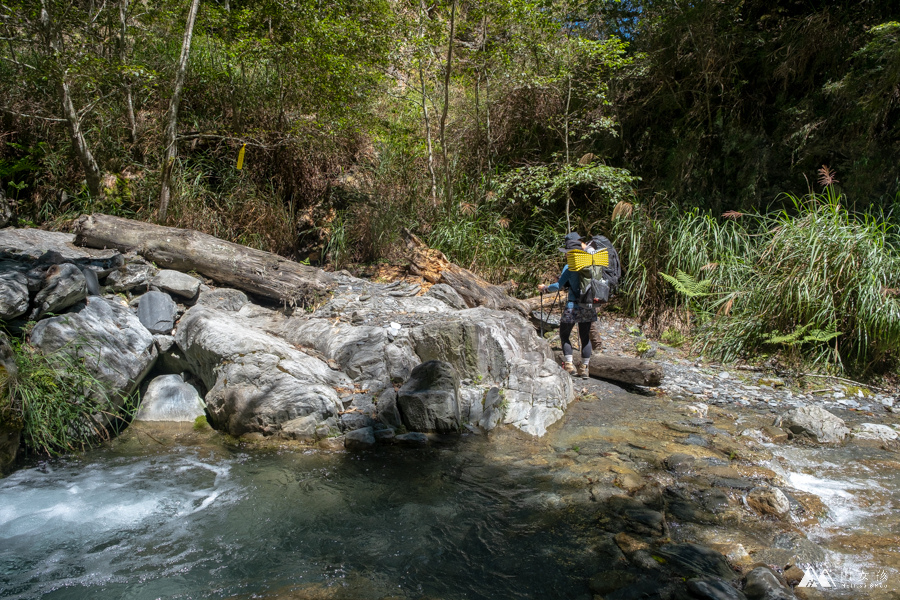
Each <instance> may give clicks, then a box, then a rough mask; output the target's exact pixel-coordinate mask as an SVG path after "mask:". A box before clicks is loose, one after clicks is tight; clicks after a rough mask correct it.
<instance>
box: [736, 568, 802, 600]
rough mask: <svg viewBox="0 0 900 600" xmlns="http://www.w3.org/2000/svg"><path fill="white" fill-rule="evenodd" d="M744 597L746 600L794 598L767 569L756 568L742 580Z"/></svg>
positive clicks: (786, 599) (784, 599)
mask: <svg viewBox="0 0 900 600" xmlns="http://www.w3.org/2000/svg"><path fill="white" fill-rule="evenodd" d="M744 595H745V596H746V597H747V599H748V600H794V598H795V596H794V594H793V593H791V591H790V590H789V589H788V588H786V587H785V586H783V585H782V584H781V582H780V581H778V577H777V576H776V575H775V573H774V572H773V571H772V569H770V568H768V567H756V568H755V569H753V570H752V571H750V572H749V573H747V577H745V578H744Z"/></svg>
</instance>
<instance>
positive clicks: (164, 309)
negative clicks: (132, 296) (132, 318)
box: [137, 291, 178, 335]
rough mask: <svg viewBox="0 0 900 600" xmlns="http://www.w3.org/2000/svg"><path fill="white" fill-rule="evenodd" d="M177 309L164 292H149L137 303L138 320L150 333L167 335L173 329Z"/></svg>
mask: <svg viewBox="0 0 900 600" xmlns="http://www.w3.org/2000/svg"><path fill="white" fill-rule="evenodd" d="M177 312H178V307H177V306H176V305H175V301H174V300H172V297H171V296H169V295H168V294H166V293H164V292H155V291H150V292H147V293H146V294H144V295H143V296H141V298H140V301H139V303H138V311H137V315H138V319H140V321H141V323H142V324H143V325H144V327H146V328H147V330H148V331H150V333H159V334H163V335H165V334H169V333H171V332H172V330H173V329H175V316H176V314H177Z"/></svg>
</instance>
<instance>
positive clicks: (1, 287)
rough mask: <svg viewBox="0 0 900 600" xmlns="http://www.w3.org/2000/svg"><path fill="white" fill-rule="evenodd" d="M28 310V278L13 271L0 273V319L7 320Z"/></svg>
mask: <svg viewBox="0 0 900 600" xmlns="http://www.w3.org/2000/svg"><path fill="white" fill-rule="evenodd" d="M27 311H28V279H26V278H25V276H24V275H22V274H21V273H17V272H15V271H12V272H7V273H0V320H3V321H9V320H10V319H15V318H16V317H19V316H22V315H24V314H25V313H26V312H27Z"/></svg>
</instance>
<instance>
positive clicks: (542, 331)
mask: <svg viewBox="0 0 900 600" xmlns="http://www.w3.org/2000/svg"><path fill="white" fill-rule="evenodd" d="M543 338H544V290H541V339H543Z"/></svg>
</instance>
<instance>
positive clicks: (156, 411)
mask: <svg viewBox="0 0 900 600" xmlns="http://www.w3.org/2000/svg"><path fill="white" fill-rule="evenodd" d="M205 414H206V413H205V411H204V407H203V401H202V400H201V399H200V394H198V393H197V389H196V388H194V387H193V386H192V385H190V384H188V383H185V382H184V380H183V379H182V378H181V376H180V375H160V376H159V377H156V378H154V379H153V381H151V382H150V384H149V385H148V386H147V391H145V392H144V394H143V397H142V398H141V405H140V408H139V409H138V412H137V414H136V415H135V417H134V418H135V420H137V421H169V422H191V423H193V422H194V421H195V420H196V419H197V417H202V416H204V415H205Z"/></svg>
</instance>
